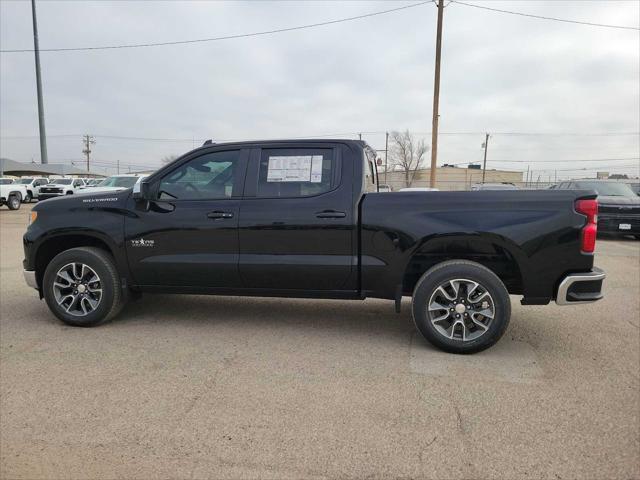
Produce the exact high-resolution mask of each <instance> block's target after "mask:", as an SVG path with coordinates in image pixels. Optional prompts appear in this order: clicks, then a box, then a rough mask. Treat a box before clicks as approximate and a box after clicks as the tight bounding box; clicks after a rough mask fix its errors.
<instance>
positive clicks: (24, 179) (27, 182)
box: [18, 178, 33, 185]
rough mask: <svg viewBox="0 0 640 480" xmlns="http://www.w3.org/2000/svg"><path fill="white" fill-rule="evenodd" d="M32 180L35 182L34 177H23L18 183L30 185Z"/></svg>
mask: <svg viewBox="0 0 640 480" xmlns="http://www.w3.org/2000/svg"><path fill="white" fill-rule="evenodd" d="M31 182H33V178H21V179H20V181H19V182H18V183H21V184H22V185H29V184H30V183H31Z"/></svg>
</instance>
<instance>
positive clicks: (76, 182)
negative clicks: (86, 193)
mask: <svg viewBox="0 0 640 480" xmlns="http://www.w3.org/2000/svg"><path fill="white" fill-rule="evenodd" d="M83 186H84V182H83V181H82V180H81V179H79V178H52V179H51V180H50V182H49V183H48V184H47V185H44V186H43V187H41V188H40V194H39V200H46V199H47V198H53V197H60V196H62V195H73V194H74V193H77V192H79V191H80V187H83Z"/></svg>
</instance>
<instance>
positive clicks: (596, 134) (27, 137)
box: [0, 130, 640, 143]
mask: <svg viewBox="0 0 640 480" xmlns="http://www.w3.org/2000/svg"><path fill="white" fill-rule="evenodd" d="M385 133H386V131H384V130H382V131H371V132H364V131H363V132H343V133H322V134H314V135H304V136H280V137H274V138H275V139H313V138H324V137H326V138H330V137H344V136H353V137H355V136H357V135H358V134H362V135H384V134H385ZM411 133H413V134H415V135H431V132H411ZM484 134H485V132H439V135H451V136H456V135H460V136H464V135H484ZM491 135H503V136H553V137H563V136H569V137H573V136H576V137H614V136H640V132H495V133H494V132H492V133H491ZM78 136H82V134H78V133H73V134H56V135H47V138H68V137H78ZM93 136H94V137H96V138H103V139H110V140H139V141H150V142H183V143H187V142H194V141H196V142H204V141H205V140H206V138H163V137H132V136H126V135H100V134H95V135H93ZM34 138H38V135H5V136H0V139H3V140H30V139H34ZM214 140H215V141H216V142H236V141H244V139H237V138H236V139H220V138H218V139H214Z"/></svg>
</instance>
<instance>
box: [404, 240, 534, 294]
mask: <svg viewBox="0 0 640 480" xmlns="http://www.w3.org/2000/svg"><path fill="white" fill-rule="evenodd" d="M448 260H469V261H472V262H476V263H479V264H480V265H483V266H484V267H486V268H488V269H489V270H491V271H492V272H493V273H495V274H496V275H497V276H498V277H499V278H500V280H502V282H503V283H504V284H505V286H506V287H507V290H508V291H509V293H512V294H522V293H523V289H524V285H523V284H524V280H523V270H524V269H525V262H526V260H525V257H524V254H523V253H522V251H521V250H520V249H519V248H518V247H517V246H516V245H514V244H511V243H510V242H509V241H508V240H506V239H504V238H502V237H499V236H495V235H490V234H471V235H467V234H465V235H445V236H439V237H435V238H428V239H425V240H423V242H421V243H420V244H419V245H418V246H417V248H415V250H414V251H413V252H412V254H411V256H410V258H409V260H408V262H407V264H406V267H405V269H404V274H403V277H402V290H403V293H404V294H405V295H411V294H412V292H413V289H414V287H415V285H416V283H417V282H418V281H419V280H420V277H422V275H423V274H424V273H425V272H426V271H427V270H429V269H430V268H431V267H433V266H435V265H437V264H439V263H442V262H445V261H448Z"/></svg>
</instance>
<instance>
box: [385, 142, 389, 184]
mask: <svg viewBox="0 0 640 480" xmlns="http://www.w3.org/2000/svg"><path fill="white" fill-rule="evenodd" d="M388 160H389V132H385V137H384V184H385V185H388V183H387V170H389V161H388Z"/></svg>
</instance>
